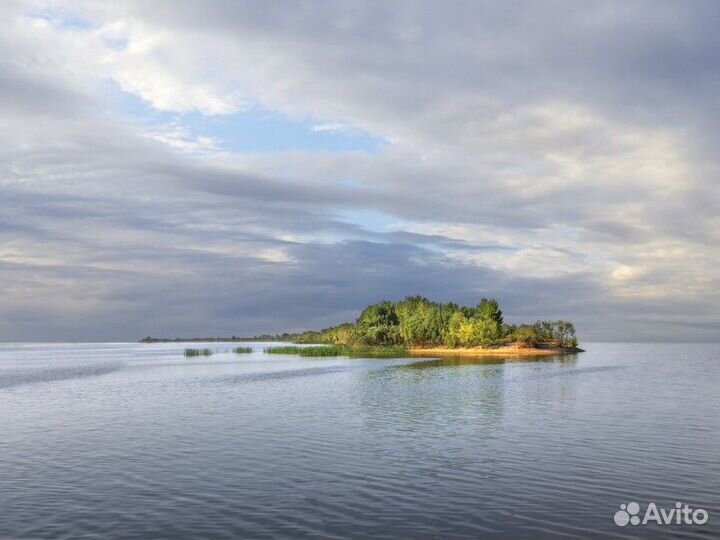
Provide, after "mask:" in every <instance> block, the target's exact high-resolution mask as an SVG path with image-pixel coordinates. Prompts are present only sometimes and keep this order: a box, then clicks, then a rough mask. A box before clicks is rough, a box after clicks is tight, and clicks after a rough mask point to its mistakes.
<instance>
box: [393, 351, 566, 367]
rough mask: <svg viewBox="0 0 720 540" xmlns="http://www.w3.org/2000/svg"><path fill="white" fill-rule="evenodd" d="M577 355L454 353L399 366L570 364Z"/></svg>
mask: <svg viewBox="0 0 720 540" xmlns="http://www.w3.org/2000/svg"><path fill="white" fill-rule="evenodd" d="M577 358H578V355H577V354H575V353H572V354H564V355H557V356H536V357H527V356H515V357H513V356H474V357H473V356H467V355H455V356H452V355H450V356H443V357H441V358H432V359H430V360H419V361H417V362H412V363H410V364H406V365H404V366H400V367H401V368H403V369H426V368H439V367H440V368H442V367H458V366H477V365H488V364H506V363H521V364H527V363H530V362H550V363H553V364H557V363H560V364H566V365H568V364H572V363H574V362H576V361H577Z"/></svg>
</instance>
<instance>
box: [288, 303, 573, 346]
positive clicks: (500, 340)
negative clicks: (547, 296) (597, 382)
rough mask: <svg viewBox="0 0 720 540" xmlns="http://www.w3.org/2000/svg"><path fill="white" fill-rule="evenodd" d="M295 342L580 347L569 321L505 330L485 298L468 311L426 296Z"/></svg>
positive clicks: (383, 306)
mask: <svg viewBox="0 0 720 540" xmlns="http://www.w3.org/2000/svg"><path fill="white" fill-rule="evenodd" d="M296 341H297V342H299V343H329V344H337V345H379V346H390V345H403V346H406V347H439V346H449V347H476V346H482V347H494V346H500V345H507V344H511V343H515V344H517V345H519V346H524V347H538V346H558V347H575V346H577V339H576V337H575V328H574V326H573V324H572V323H571V322H569V321H562V320H560V321H537V322H536V323H534V324H522V325H512V324H506V323H505V321H504V319H503V312H502V310H501V309H500V304H499V303H498V301H497V300H495V299H492V298H483V299H482V300H480V302H479V303H478V304H477V305H476V306H475V307H469V306H460V305H458V304H454V303H452V302H451V303H440V302H433V301H432V300H429V299H428V298H425V297H423V296H408V297H407V298H404V299H403V300H400V301H399V302H390V301H383V302H379V303H377V304H372V305H369V306H367V307H366V308H365V309H364V310H363V311H362V313H360V316H359V317H358V318H357V320H356V321H355V322H354V323H345V324H341V325H338V326H333V327H331V328H326V329H324V330H320V331H318V332H304V333H302V334H300V335H299V336H298V337H297V339H296Z"/></svg>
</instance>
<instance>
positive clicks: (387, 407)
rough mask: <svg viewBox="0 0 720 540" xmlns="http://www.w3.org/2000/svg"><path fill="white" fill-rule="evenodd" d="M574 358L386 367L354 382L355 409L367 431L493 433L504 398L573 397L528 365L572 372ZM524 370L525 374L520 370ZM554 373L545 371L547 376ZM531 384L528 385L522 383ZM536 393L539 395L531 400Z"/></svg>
mask: <svg viewBox="0 0 720 540" xmlns="http://www.w3.org/2000/svg"><path fill="white" fill-rule="evenodd" d="M576 362H577V355H575V354H573V355H558V356H544V357H538V358H537V359H528V358H527V357H525V358H518V357H500V356H498V357H488V356H486V357H475V358H472V357H467V356H456V357H444V358H431V359H421V360H418V361H416V362H410V363H405V364H401V365H393V366H388V367H386V368H384V369H379V370H370V371H368V372H366V374H365V376H364V377H362V379H361V381H360V382H359V387H358V392H359V396H358V397H359V399H360V405H361V408H360V410H361V411H363V413H364V420H365V421H366V422H367V423H368V425H369V426H370V427H373V426H377V427H382V426H383V425H386V424H390V423H391V424H392V425H393V426H395V427H397V426H398V425H400V426H401V429H403V430H404V431H406V432H413V431H416V430H426V429H435V430H438V431H439V432H441V433H445V434H447V435H449V436H450V435H452V434H453V433H454V432H455V431H458V432H463V431H467V430H468V429H478V428H479V429H482V430H488V429H490V430H494V429H496V428H497V426H499V425H500V423H501V422H502V418H503V414H504V410H505V407H506V401H507V394H508V392H511V393H512V394H513V397H514V399H518V398H519V399H520V401H527V397H526V398H523V397H522V395H521V394H522V393H523V392H530V393H532V394H533V396H528V397H531V399H530V401H536V398H538V399H539V400H541V401H543V400H545V398H547V397H552V399H556V400H560V401H567V400H568V399H570V400H572V398H573V394H572V393H571V391H569V390H568V389H567V386H568V385H566V384H564V383H562V381H560V382H548V381H546V382H544V383H541V382H539V381H537V382H538V383H539V384H535V383H533V382H532V381H530V379H531V378H532V377H533V376H535V375H538V374H540V373H545V372H546V371H547V370H545V369H542V370H540V372H538V370H537V369H533V366H536V367H540V366H546V367H549V366H548V365H554V366H557V367H558V369H561V370H564V369H565V368H572V367H573V366H574V365H575V364H576ZM523 366H526V367H527V368H528V370H529V371H526V370H525V369H523ZM555 373H559V372H556V371H555V370H553V369H550V371H549V372H547V374H555ZM528 381H530V384H529V385H526V384H524V383H526V382H528ZM536 392H538V393H539V394H540V396H535V393H536Z"/></svg>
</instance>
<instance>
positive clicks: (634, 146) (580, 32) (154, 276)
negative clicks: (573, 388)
mask: <svg viewBox="0 0 720 540" xmlns="http://www.w3.org/2000/svg"><path fill="white" fill-rule="evenodd" d="M718 27H720V3H718V2H715V1H703V0H697V1H694V2H675V1H663V0H648V1H639V0H620V1H612V0H607V1H602V2H574V1H550V0H547V1H527V2H519V1H502V2H487V1H467V2H464V1H457V2H447V3H446V2H434V1H425V2H423V1H403V0H401V1H398V2H371V1H367V2H365V1H355V0H353V1H342V0H333V1H321V0H318V1H303V2H290V3H288V2H282V1H273V0H266V1H263V2H257V1H254V0H247V1H243V0H227V1H225V0H211V1H188V0H157V1H153V2H147V1H144V0H124V1H117V2H106V1H83V0H80V1H72V2H57V1H25V2H16V1H15V0H5V1H3V2H2V3H1V4H0V111H1V112H0V122H1V123H2V125H1V126H0V340H5V341H41V340H42V341H100V340H111V341H124V340H136V339H139V338H141V337H144V336H147V335H152V336H170V337H174V336H215V335H233V334H235V335H254V334H258V333H264V332H272V333H274V332H282V331H297V330H303V329H310V328H322V327H326V326H329V325H332V324H337V323H340V322H344V321H348V320H353V319H354V318H355V317H356V316H357V314H358V312H359V310H360V309H362V308H363V307H364V306H365V305H366V304H368V303H371V302H376V301H379V300H383V299H390V300H398V299H400V298H402V297H404V296H406V295H414V294H422V295H425V296H428V297H430V298H433V299H435V300H439V301H455V302H459V303H463V304H468V305H475V304H476V303H477V302H478V301H479V300H480V298H482V297H494V298H497V299H498V300H499V301H500V303H501V305H502V307H503V309H504V312H505V317H506V320H508V321H509V322H522V321H534V320H536V319H569V320H572V321H574V322H575V325H576V328H577V331H578V336H579V338H580V340H581V342H582V341H586V342H587V341H717V340H718V339H720V270H719V269H718V261H720V156H719V155H718V150H717V149H718V148H719V147H720V33H719V32H718V31H717V28H718Z"/></svg>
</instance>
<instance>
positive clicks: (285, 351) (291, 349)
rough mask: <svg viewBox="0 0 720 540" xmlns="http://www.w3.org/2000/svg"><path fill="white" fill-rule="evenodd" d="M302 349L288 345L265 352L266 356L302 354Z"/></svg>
mask: <svg viewBox="0 0 720 540" xmlns="http://www.w3.org/2000/svg"><path fill="white" fill-rule="evenodd" d="M301 349H302V347H296V346H294V345H286V346H280V347H266V348H265V349H263V352H265V353H266V354H300V350H301Z"/></svg>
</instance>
